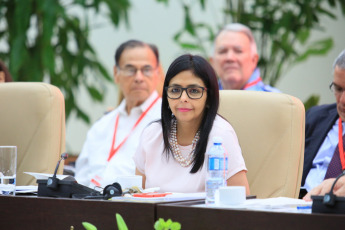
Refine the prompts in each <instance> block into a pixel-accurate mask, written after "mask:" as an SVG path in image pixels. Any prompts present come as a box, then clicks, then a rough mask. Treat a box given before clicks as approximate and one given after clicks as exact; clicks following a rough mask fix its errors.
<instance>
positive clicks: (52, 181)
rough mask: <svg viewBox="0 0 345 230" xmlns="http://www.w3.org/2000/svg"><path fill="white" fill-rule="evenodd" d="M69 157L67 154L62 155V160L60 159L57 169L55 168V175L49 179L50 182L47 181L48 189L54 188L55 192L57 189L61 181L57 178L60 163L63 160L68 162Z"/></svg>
mask: <svg viewBox="0 0 345 230" xmlns="http://www.w3.org/2000/svg"><path fill="white" fill-rule="evenodd" d="M67 157H68V153H66V152H65V153H62V154H61V158H60V160H59V161H58V163H57V165H56V168H55V171H54V175H53V176H52V177H49V178H48V180H47V187H48V188H52V189H54V190H56V189H57V186H58V181H59V179H58V178H56V173H57V170H58V169H59V166H60V162H61V161H62V160H66V159H67Z"/></svg>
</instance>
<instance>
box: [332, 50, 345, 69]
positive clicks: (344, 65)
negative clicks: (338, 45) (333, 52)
mask: <svg viewBox="0 0 345 230" xmlns="http://www.w3.org/2000/svg"><path fill="white" fill-rule="evenodd" d="M336 66H338V67H339V68H340V69H345V50H343V51H341V53H340V54H339V56H338V57H337V58H336V59H335V61H334V63H333V71H334V70H335V67H336Z"/></svg>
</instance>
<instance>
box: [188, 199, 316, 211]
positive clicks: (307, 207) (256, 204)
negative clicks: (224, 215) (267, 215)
mask: <svg viewBox="0 0 345 230" xmlns="http://www.w3.org/2000/svg"><path fill="white" fill-rule="evenodd" d="M195 206H198V207H210V208H228V209H247V210H258V211H271V212H293V213H311V206H312V201H310V202H306V201H304V200H301V199H294V198H288V197H276V198H267V199H248V200H246V201H245V202H244V203H243V204H239V205H224V204H221V203H219V204H214V205H207V206H206V205H205V204H200V205H195Z"/></svg>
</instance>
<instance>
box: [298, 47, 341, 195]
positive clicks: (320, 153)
mask: <svg viewBox="0 0 345 230" xmlns="http://www.w3.org/2000/svg"><path fill="white" fill-rule="evenodd" d="M330 89H331V91H332V92H333V93H334V96H335V99H336V103H334V104H331V105H321V106H315V107H312V108H310V109H309V110H308V111H307V113H306V127H305V151H304V168H303V176H302V187H303V188H305V189H306V190H307V191H308V192H310V191H311V190H312V189H313V188H315V187H316V186H318V185H319V184H321V182H323V181H324V180H326V179H328V178H335V177H337V176H338V175H339V174H341V173H342V171H343V170H344V169H345V156H344V153H345V151H344V149H343V147H342V146H344V145H345V143H344V139H345V138H344V133H345V125H344V121H345V94H344V90H345V50H343V51H342V52H341V53H340V55H339V56H338V57H337V58H336V59H335V61H334V64H333V81H332V83H331V84H330ZM339 146H340V147H339ZM327 192H329V191H327ZM301 193H302V191H301ZM300 195H302V194H300Z"/></svg>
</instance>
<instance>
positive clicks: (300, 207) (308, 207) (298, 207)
mask: <svg viewBox="0 0 345 230" xmlns="http://www.w3.org/2000/svg"><path fill="white" fill-rule="evenodd" d="M297 209H311V206H310V205H308V206H297Z"/></svg>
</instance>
